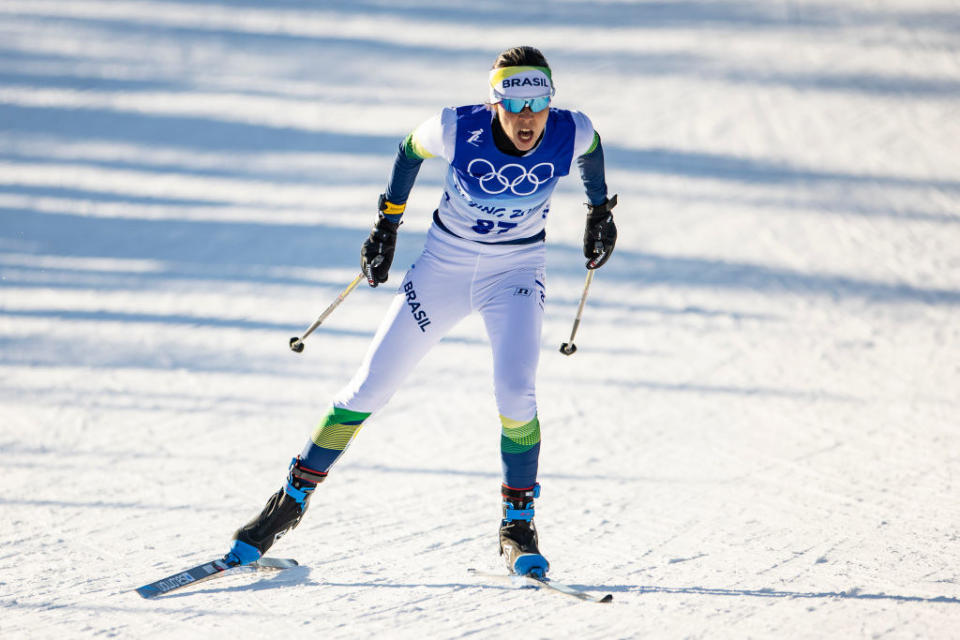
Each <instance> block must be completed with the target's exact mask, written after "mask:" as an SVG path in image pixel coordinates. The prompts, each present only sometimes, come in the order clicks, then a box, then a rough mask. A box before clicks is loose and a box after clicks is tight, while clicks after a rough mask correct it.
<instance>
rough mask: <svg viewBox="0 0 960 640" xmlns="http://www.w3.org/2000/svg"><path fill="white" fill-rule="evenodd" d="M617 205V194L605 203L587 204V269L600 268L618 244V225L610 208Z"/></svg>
mask: <svg viewBox="0 0 960 640" xmlns="http://www.w3.org/2000/svg"><path fill="white" fill-rule="evenodd" d="M615 206H617V196H613V197H612V198H607V200H606V201H605V202H604V203H603V204H597V205H592V204H588V205H587V211H588V213H587V226H586V228H585V229H584V231H583V257H584V258H586V259H587V269H598V268H600V267H602V266H603V265H604V263H606V261H607V260H608V259H609V258H610V254H611V253H613V247H614V245H615V244H617V225H615V224H614V223H613V214H612V213H610V210H611V209H613V208H614V207H615Z"/></svg>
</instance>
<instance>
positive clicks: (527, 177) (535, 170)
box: [467, 158, 554, 196]
mask: <svg viewBox="0 0 960 640" xmlns="http://www.w3.org/2000/svg"><path fill="white" fill-rule="evenodd" d="M478 162H479V163H481V165H486V171H484V170H483V168H482V167H481V168H480V169H479V170H478V171H477V173H474V171H473V165H475V164H477V163H478ZM467 173H469V174H470V175H471V176H473V177H475V178H479V182H480V188H481V189H483V190H484V191H485V192H487V193H489V194H490V195H494V196H495V195H497V194H498V193H503V192H504V191H506V190H507V189H510V192H511V193H513V195H515V196H529V195H531V194H533V193H534V192H535V191H536V190H537V189H538V188H539V187H540V185H542V184H543V183H545V182H547V181H549V180H550V179H551V178H553V175H554V168H553V163H551V162H541V163H540V164H535V165H533V166H532V167H530V170H529V171H528V170H527V169H526V168H524V166H523V165H520V164H516V163H511V164H505V165H503V166H502V167H500V169H499V170H498V169H497V168H496V167H494V166H493V163H492V162H490V161H489V160H486V159H485V158H474V159H473V160H471V161H470V164H468V165H467Z"/></svg>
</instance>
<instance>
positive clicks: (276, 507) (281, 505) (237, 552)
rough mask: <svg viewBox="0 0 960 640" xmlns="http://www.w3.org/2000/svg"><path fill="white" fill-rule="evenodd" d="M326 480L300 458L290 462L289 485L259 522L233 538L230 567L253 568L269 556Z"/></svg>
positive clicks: (237, 532)
mask: <svg viewBox="0 0 960 640" xmlns="http://www.w3.org/2000/svg"><path fill="white" fill-rule="evenodd" d="M326 477H327V474H325V473H319V472H317V471H312V470H310V469H307V468H306V467H304V466H302V465H301V464H300V459H299V458H294V459H293V460H292V461H291V462H290V473H289V474H288V475H287V482H286V483H285V484H284V486H283V487H282V488H281V489H280V490H279V491H277V492H276V493H275V494H273V495H272V496H270V499H269V500H267V505H266V506H265V507H264V508H263V511H261V512H260V515H258V516H257V517H256V518H254V519H253V520H251V521H250V522H248V523H247V524H245V525H243V526H242V527H240V528H239V529H237V531H236V532H235V533H234V534H233V546H232V547H231V548H230V551H229V552H228V553H227V555H226V556H225V558H224V559H225V560H226V561H227V562H229V563H233V564H236V563H239V564H251V563H253V562H256V561H257V560H259V559H260V557H261V556H263V554H264V553H266V552H267V549H269V548H270V547H271V546H273V543H274V542H276V541H277V540H278V539H280V537H281V536H282V535H283V534H285V533H286V532H287V531H290V530H291V529H293V528H294V527H296V526H297V525H298V524H300V519H301V518H302V517H303V514H304V513H305V512H306V510H307V506H308V505H309V504H310V496H311V495H312V494H313V490H314V489H316V488H317V485H318V484H320V483H321V482H323V481H324V480H325V479H326Z"/></svg>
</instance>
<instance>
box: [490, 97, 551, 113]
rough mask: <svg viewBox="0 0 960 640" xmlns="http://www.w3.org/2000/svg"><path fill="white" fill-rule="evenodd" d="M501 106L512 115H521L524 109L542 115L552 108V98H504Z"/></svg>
mask: <svg viewBox="0 0 960 640" xmlns="http://www.w3.org/2000/svg"><path fill="white" fill-rule="evenodd" d="M500 104H502V105H503V108H504V109H506V110H507V111H509V112H510V113H520V112H521V111H523V108H524V107H530V111H533V112H534V113H540V112H541V111H543V110H544V109H546V108H547V107H548V106H550V96H540V97H539V98H502V99H501V100H500Z"/></svg>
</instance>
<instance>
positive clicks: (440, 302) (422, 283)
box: [300, 254, 470, 474]
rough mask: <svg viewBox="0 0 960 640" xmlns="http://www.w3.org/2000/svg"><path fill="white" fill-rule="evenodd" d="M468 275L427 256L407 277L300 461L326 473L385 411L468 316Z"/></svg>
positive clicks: (422, 258) (465, 271) (423, 257)
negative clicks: (369, 420)
mask: <svg viewBox="0 0 960 640" xmlns="http://www.w3.org/2000/svg"><path fill="white" fill-rule="evenodd" d="M464 278H469V272H468V271H467V270H465V269H464V270H462V273H457V272H456V270H453V269H451V267H450V266H449V265H440V264H438V263H437V261H436V259H435V258H433V257H432V254H425V255H424V256H422V257H421V259H420V260H418V261H417V262H416V264H414V266H413V267H412V268H411V269H410V271H408V272H407V274H406V276H405V277H404V279H403V283H402V284H401V285H400V289H399V293H398V294H397V296H396V298H395V299H394V301H393V304H392V305H391V306H390V310H389V311H388V312H387V315H386V317H385V318H384V320H383V322H382V323H381V325H380V328H379V329H378V330H377V333H376V335H375V336H374V338H373V342H372V343H371V344H370V348H369V349H368V350H367V354H366V356H365V357H364V360H363V363H362V364H361V365H360V367H359V369H358V370H357V372H356V373H355V374H354V376H353V378H352V379H351V380H350V382H348V383H347V384H346V385H345V386H344V387H343V388H342V389H340V391H338V392H337V394H336V395H335V397H334V400H333V406H332V408H331V409H330V410H329V411H328V412H327V415H326V416H324V418H323V420H322V421H321V422H320V424H319V425H318V426H317V428H316V429H315V430H314V432H313V435H312V437H311V438H310V440H309V441H308V442H307V444H306V446H304V448H303V451H302V452H301V454H300V460H301V461H302V462H303V464H304V465H306V466H307V467H309V468H310V469H314V470H316V471H317V472H319V473H323V474H326V473H327V471H329V469H330V467H331V466H332V465H333V464H334V463H335V462H336V461H337V460H338V459H339V458H340V456H341V455H343V452H344V451H345V450H346V448H347V447H348V446H349V444H350V442H352V441H353V438H354V437H355V436H356V434H357V433H358V432H359V430H360V428H361V427H362V426H363V423H364V421H365V420H366V419H367V418H368V417H369V416H370V414H371V413H373V412H374V411H377V410H378V409H380V408H381V407H383V406H384V405H385V404H386V403H387V402H388V401H389V400H390V398H391V397H392V396H393V394H394V393H395V392H396V390H397V389H398V388H399V387H400V385H401V384H402V383H403V381H404V380H405V379H406V378H407V376H408V375H409V373H410V371H411V370H412V369H413V368H414V366H416V364H417V363H418V362H420V360H421V359H423V356H425V355H426V354H427V352H428V351H429V350H430V349H431V348H432V347H433V346H434V345H435V344H436V343H437V342H438V341H439V340H440V339H441V338H442V337H443V336H444V335H445V334H446V333H447V332H448V331H449V330H450V329H451V328H452V327H453V326H454V325H455V324H456V323H457V322H459V321H460V320H461V319H462V318H463V317H464V316H466V315H467V314H468V313H469V312H470V300H469V288H468V283H469V279H467V280H466V281H464Z"/></svg>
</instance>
